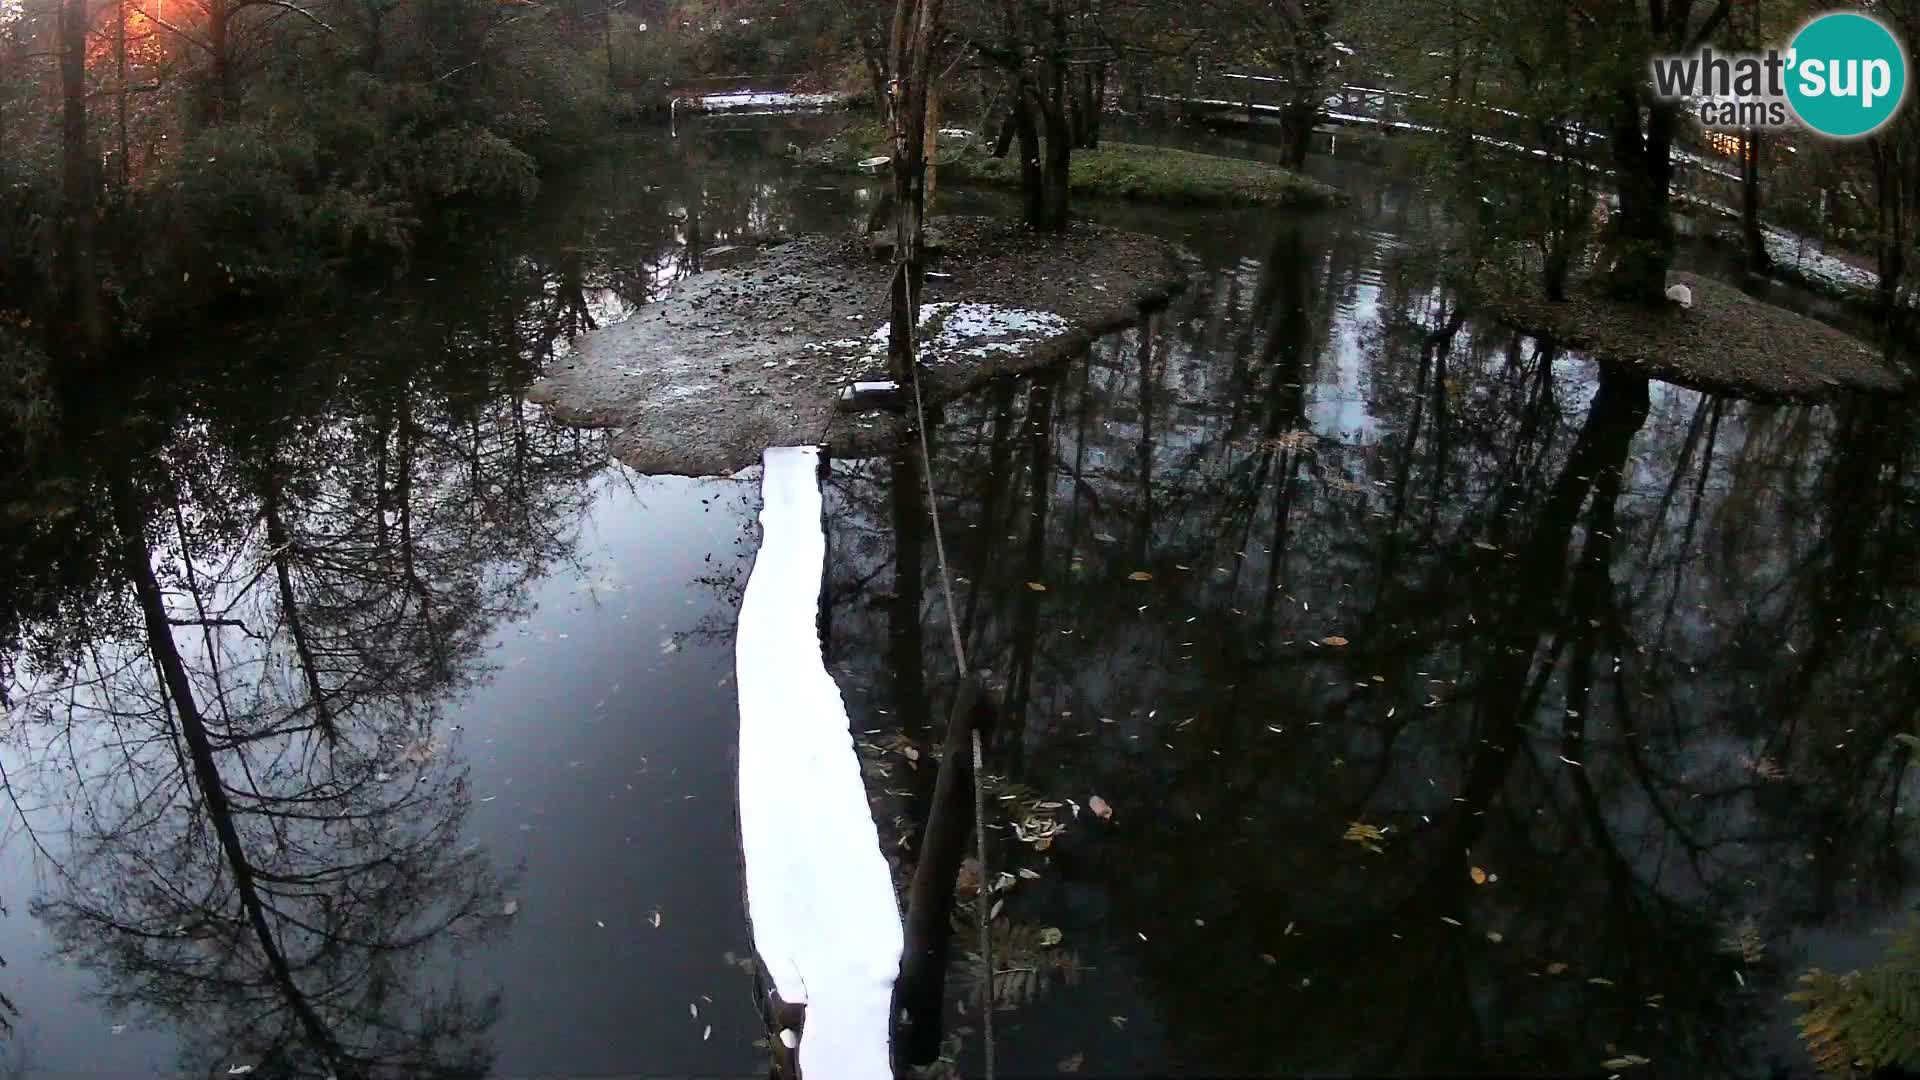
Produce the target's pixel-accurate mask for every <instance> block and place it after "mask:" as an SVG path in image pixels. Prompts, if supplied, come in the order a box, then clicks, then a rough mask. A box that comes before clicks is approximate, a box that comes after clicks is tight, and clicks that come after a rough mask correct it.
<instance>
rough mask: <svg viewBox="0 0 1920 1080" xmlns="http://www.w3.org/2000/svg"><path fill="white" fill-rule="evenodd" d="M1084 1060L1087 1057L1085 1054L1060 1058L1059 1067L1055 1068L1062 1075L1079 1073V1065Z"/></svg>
mask: <svg viewBox="0 0 1920 1080" xmlns="http://www.w3.org/2000/svg"><path fill="white" fill-rule="evenodd" d="M1086 1060H1087V1055H1085V1054H1070V1055H1068V1056H1066V1057H1063V1058H1061V1059H1060V1063H1059V1065H1058V1066H1056V1067H1057V1068H1058V1069H1059V1070H1060V1071H1061V1072H1063V1073H1072V1072H1079V1071H1080V1066H1081V1064H1082V1063H1084V1062H1085V1061H1086Z"/></svg>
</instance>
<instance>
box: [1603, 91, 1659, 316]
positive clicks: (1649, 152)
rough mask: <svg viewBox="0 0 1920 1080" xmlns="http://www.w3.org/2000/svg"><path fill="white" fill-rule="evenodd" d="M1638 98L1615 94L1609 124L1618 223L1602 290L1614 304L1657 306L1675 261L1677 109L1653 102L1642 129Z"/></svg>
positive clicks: (1630, 94)
mask: <svg viewBox="0 0 1920 1080" xmlns="http://www.w3.org/2000/svg"><path fill="white" fill-rule="evenodd" d="M1640 113H1641V106H1640V99H1639V94H1638V92H1637V91H1635V90H1633V89H1628V88H1623V89H1621V90H1620V91H1619V100H1618V102H1617V104H1616V107H1615V112H1614V123H1613V137H1612V140H1611V141H1612V143H1613V158H1614V172H1615V175H1616V177H1617V180H1618V188H1619V192H1620V219H1619V222H1618V225H1617V227H1616V231H1615V234H1614V256H1613V260H1614V261H1613V265H1612V267H1611V268H1609V269H1608V271H1607V276H1606V289H1607V293H1608V295H1610V296H1612V297H1613V298H1614V299H1616V300H1625V301H1627V302H1629V303H1635V304H1645V305H1647V306H1650V307H1651V306H1655V305H1658V304H1661V303H1664V302H1665V301H1666V290H1667V269H1668V268H1669V267H1670V266H1671V265H1672V263H1673V248H1674V241H1673V217H1672V214H1671V212H1670V206H1669V201H1668V193H1667V188H1668V185H1669V184H1670V183H1671V182H1672V179H1673V155H1672V150H1673V126H1674V117H1675V115H1676V114H1675V109H1674V106H1673V105H1671V104H1670V103H1666V102H1655V103H1653V105H1652V106H1651V107H1649V108H1648V109H1647V110H1646V114H1647V115H1646V125H1645V128H1644V130H1643V129H1642V127H1641V120H1640Z"/></svg>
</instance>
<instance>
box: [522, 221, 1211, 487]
mask: <svg viewBox="0 0 1920 1080" xmlns="http://www.w3.org/2000/svg"><path fill="white" fill-rule="evenodd" d="M929 226H930V227H931V228H932V229H934V230H935V231H937V232H938V233H939V234H940V236H941V239H942V247H941V249H940V250H939V251H938V252H936V253H934V254H932V255H931V256H930V258H929V260H928V272H929V275H928V280H927V282H926V286H925V291H924V294H923V296H922V304H921V336H922V350H921V353H922V355H921V368H920V380H921V383H920V385H921V390H922V393H923V394H924V396H925V398H926V403H927V406H928V407H929V408H934V407H937V406H938V405H940V404H942V403H945V402H947V401H951V400H953V399H954V398H956V397H959V396H960V395H962V394H964V393H966V392H967V391H968V390H971V389H973V388H974V387H977V386H979V385H981V384H982V383H984V382H987V381H988V380H990V379H992V378H995V377H997V376H1000V375H1007V374H1018V373H1021V372H1026V371H1032V370H1034V369H1036V368H1040V367H1043V366H1046V365H1048V364H1052V363H1057V362H1059V361H1060V360H1063V359H1065V358H1067V357H1070V356H1072V355H1074V354H1076V353H1078V352H1080V351H1083V350H1084V349H1085V348H1086V347H1087V346H1088V344H1090V343H1091V342H1092V340H1093V338H1094V337H1096V336H1098V335H1099V334H1101V333H1104V332H1107V331H1109V330H1113V329H1117V328H1120V327H1124V326H1127V325H1129V324H1131V323H1132V322H1133V321H1135V320H1136V319H1138V318H1139V316H1140V313H1141V312H1142V311H1143V310H1145V309H1149V308H1152V307H1154V306H1156V305H1159V304H1162V303H1165V302H1166V301H1167V300H1168V299H1170V298H1171V297H1172V296H1174V295H1175V294H1176V293H1178V292H1179V291H1180V290H1181V289H1182V288H1184V287H1185V285H1186V278H1187V269H1186V263H1187V261H1188V258H1189V256H1187V255H1186V254H1185V253H1184V252H1182V251H1181V250H1180V249H1179V248H1177V247H1176V246H1175V245H1173V244H1171V243H1169V242H1167V241H1164V240H1159V239H1156V238H1153V237H1148V236H1142V235H1139V234H1135V233H1126V232H1121V231H1119V230H1116V229H1110V228H1105V227H1102V226H1097V225H1092V224H1088V223H1084V222H1077V223H1075V224H1074V225H1073V226H1072V227H1071V228H1069V229H1068V230H1066V231H1065V232H1063V233H1061V234H1059V235H1058V236H1053V237H1039V238H1036V237H1035V235H1034V234H1033V233H1031V232H1028V231H1027V230H1026V229H1024V228H1022V227H1021V226H1019V225H1018V224H1016V223H1012V222H1006V221H1000V220H997V219H990V218H960V217H941V218H934V219H932V220H931V221H930V222H929ZM891 276H892V269H891V265H890V264H888V263H885V262H881V261H879V260H876V259H875V258H874V257H873V256H872V255H871V254H870V253H869V251H868V248H867V242H866V239H865V238H864V237H858V236H850V235H841V236H829V235H813V236H806V237H801V238H798V239H794V240H790V241H785V242H777V243H773V244H769V245H766V246H763V247H760V248H758V249H755V250H753V251H751V252H749V253H748V254H747V255H746V256H745V257H744V258H742V259H741V260H740V262H739V263H737V264H736V265H733V266H730V267H727V268H725V269H718V270H711V271H707V272H705V273H702V274H698V275H695V276H694V277H691V278H689V279H687V280H686V281H683V282H681V283H680V284H679V285H677V286H676V287H675V288H674V290H673V291H672V292H671V293H670V294H669V295H667V296H665V297H663V298H662V299H660V300H659V301H656V302H655V303H652V304H648V305H647V306H645V307H643V308H641V309H640V310H639V311H638V312H636V313H635V314H634V316H633V317H632V318H631V319H628V320H627V321H625V322H622V323H617V324H614V325H612V326H608V327H603V328H601V329H598V330H593V331H589V332H588V333H586V334H584V335H582V336H581V337H579V338H578V339H576V341H575V346H576V348H575V351H574V354H573V356H571V357H570V358H569V359H568V360H566V361H564V362H562V363H561V364H559V365H557V366H556V367H555V368H554V369H553V370H551V371H549V372H548V373H547V374H546V375H545V376H543V377H542V378H540V379H539V380H537V381H536V382H535V383H534V385H533V386H532V387H531V388H530V389H529V391H528V393H527V398H528V400H530V401H532V402H534V403H536V404H541V405H545V406H548V407H549V408H550V410H551V413H552V415H553V417H554V419H556V420H559V421H561V422H562V423H569V424H575V425H579V426H583V427H606V428H617V429H619V432H618V434H617V435H616V436H615V438H614V442H613V452H614V454H615V456H616V457H618V458H619V459H620V460H622V461H624V462H626V463H627V464H628V465H630V466H632V467H634V468H636V469H638V470H640V471H642V472H646V473H654V474H675V475H684V476H720V475H731V474H734V473H736V472H738V471H740V470H742V469H744V468H747V467H749V466H751V465H753V464H754V463H755V462H757V461H759V460H760V456H761V454H762V453H763V452H764V451H765V449H766V448H767V447H769V446H789V445H827V446H829V447H832V446H835V445H841V446H848V445H866V444H869V443H871V442H872V441H873V439H874V438H875V437H876V436H877V435H878V434H880V433H881V431H891V430H892V429H893V428H894V426H895V425H896V424H897V421H896V420H895V419H894V418H892V417H890V416H886V415H885V414H876V413H853V412H845V411H842V410H841V408H840V404H839V400H840V394H841V391H842V390H843V389H844V388H845V387H847V386H850V385H852V384H853V383H856V382H863V381H874V380H884V379H886V378H887V373H886V333H887V321H888V311H889V291H888V286H889V283H890V280H891Z"/></svg>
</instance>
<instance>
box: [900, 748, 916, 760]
mask: <svg viewBox="0 0 1920 1080" xmlns="http://www.w3.org/2000/svg"><path fill="white" fill-rule="evenodd" d="M900 752H901V753H902V754H904V755H906V758H907V760H908V761H919V760H920V751H918V750H916V749H914V748H913V747H911V746H907V747H902V748H901V750H900Z"/></svg>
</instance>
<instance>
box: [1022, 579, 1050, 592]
mask: <svg viewBox="0 0 1920 1080" xmlns="http://www.w3.org/2000/svg"><path fill="white" fill-rule="evenodd" d="M1027 588H1029V589H1032V590H1033V591H1034V592H1046V591H1047V587H1046V586H1045V585H1042V584H1040V583H1039V582H1037V581H1029V582H1027Z"/></svg>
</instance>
